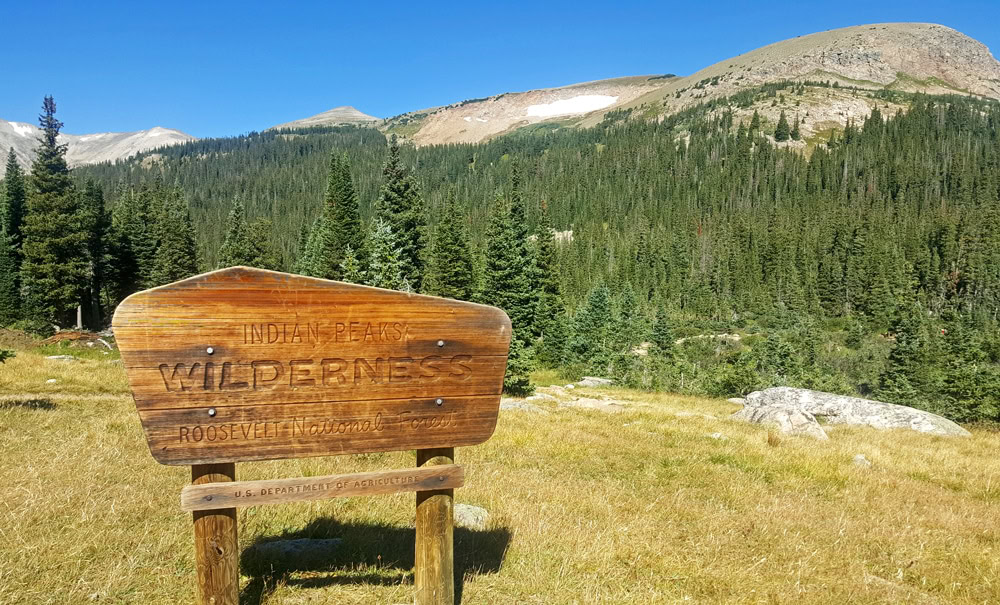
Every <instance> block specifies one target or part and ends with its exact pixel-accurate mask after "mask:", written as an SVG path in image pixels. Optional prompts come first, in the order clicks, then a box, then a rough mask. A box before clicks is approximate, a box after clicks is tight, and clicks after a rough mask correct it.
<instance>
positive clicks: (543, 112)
mask: <svg viewBox="0 0 1000 605" xmlns="http://www.w3.org/2000/svg"><path fill="white" fill-rule="evenodd" d="M617 100H618V97H612V96H611V95H577V96H575V97H573V98H571V99H560V100H558V101H553V102H552V103H542V104H539V105H529V106H528V109H527V111H528V114H527V115H528V116H531V117H540V118H552V117H555V116H572V115H581V114H585V113H590V112H592V111H597V110H598V109H604V108H605V107H608V106H610V105H614V103H615V101H617Z"/></svg>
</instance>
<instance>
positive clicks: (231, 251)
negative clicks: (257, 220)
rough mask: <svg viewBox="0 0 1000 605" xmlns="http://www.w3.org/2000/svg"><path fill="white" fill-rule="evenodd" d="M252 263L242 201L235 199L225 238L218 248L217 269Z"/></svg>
mask: <svg viewBox="0 0 1000 605" xmlns="http://www.w3.org/2000/svg"><path fill="white" fill-rule="evenodd" d="M252 261H253V249H252V248H251V245H250V238H249V237H248V236H247V220H246V216H245V210H244V206H243V199H242V198H240V197H237V198H236V200H235V201H233V207H232V209H231V210H230V211H229V219H228V220H227V221H226V238H225V239H224V240H222V247H221V248H219V264H218V268H220V269H222V268H223V267H234V266H237V265H248V264H250V263H251V262H252Z"/></svg>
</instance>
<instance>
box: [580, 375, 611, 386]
mask: <svg viewBox="0 0 1000 605" xmlns="http://www.w3.org/2000/svg"><path fill="white" fill-rule="evenodd" d="M610 384H611V380H609V379H607V378H598V377H597V376H584V377H583V380H581V381H580V382H577V383H576V386H578V387H606V386H608V385H610Z"/></svg>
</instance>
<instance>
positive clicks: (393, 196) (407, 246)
mask: <svg viewBox="0 0 1000 605" xmlns="http://www.w3.org/2000/svg"><path fill="white" fill-rule="evenodd" d="M399 151H400V150H399V143H398V141H397V139H396V136H395V135H393V136H392V139H391V140H390V143H389V157H388V158H387V159H386V162H385V166H384V167H383V168H382V177H383V179H384V182H383V184H382V187H381V189H380V191H379V198H378V201H377V202H376V206H375V209H376V214H378V215H380V216H381V217H382V219H383V220H384V221H385V222H387V223H388V224H389V227H390V228H391V230H392V232H393V233H394V234H395V237H396V241H397V243H398V245H399V250H400V262H401V263H402V271H403V276H404V277H405V278H406V280H407V282H408V283H409V284H410V287H412V288H413V289H414V291H421V289H422V288H423V277H424V257H423V255H424V248H425V246H426V238H427V233H426V230H427V218H426V216H425V212H426V211H425V209H424V199H423V197H422V196H421V195H420V190H419V188H418V187H417V181H416V180H415V179H414V178H413V175H411V174H409V173H408V171H407V170H406V169H405V167H404V166H403V163H402V160H401V158H400V156H399Z"/></svg>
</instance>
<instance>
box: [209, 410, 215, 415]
mask: <svg viewBox="0 0 1000 605" xmlns="http://www.w3.org/2000/svg"><path fill="white" fill-rule="evenodd" d="M208 415H209V416H215V408H208Z"/></svg>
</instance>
